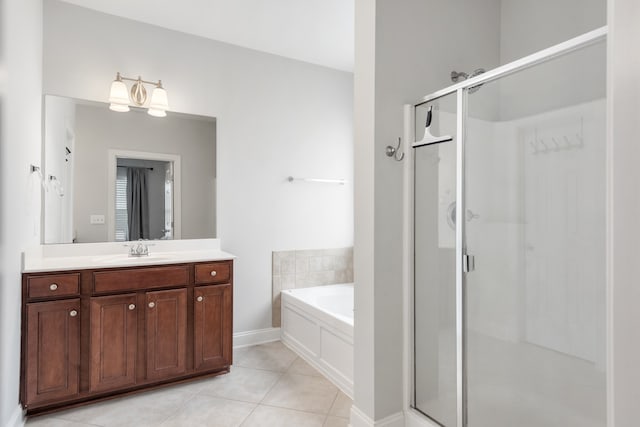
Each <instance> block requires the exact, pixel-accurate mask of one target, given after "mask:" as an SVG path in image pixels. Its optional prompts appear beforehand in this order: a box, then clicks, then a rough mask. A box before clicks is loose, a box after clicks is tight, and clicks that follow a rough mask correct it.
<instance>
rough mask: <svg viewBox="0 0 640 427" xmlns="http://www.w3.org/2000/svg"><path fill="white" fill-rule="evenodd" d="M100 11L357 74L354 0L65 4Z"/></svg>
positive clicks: (85, 0)
mask: <svg viewBox="0 0 640 427" xmlns="http://www.w3.org/2000/svg"><path fill="white" fill-rule="evenodd" d="M63 1H65V2H67V3H72V4H75V5H78V6H82V7H86V8H89V9H94V10H97V11H99V12H104V13H108V14H111V15H116V16H121V17H124V18H129V19H133V20H136V21H140V22H144V23H147V24H152V25H157V26H160V27H164V28H168V29H171V30H175V31H180V32H183V33H188V34H193V35H196V36H200V37H206V38H209V39H213V40H219V41H223V42H226V43H231V44H234V45H238V46H243V47H247V48H250V49H255V50H260V51H263V52H268V53H272V54H275V55H280V56H285V57H288V58H293V59H297V60H300V61H305V62H310V63H313V64H318V65H323V66H326V67H330V68H335V69H338V70H344V71H353V43H354V41H353V37H354V36H353V34H354V0H137V1H131V0H63Z"/></svg>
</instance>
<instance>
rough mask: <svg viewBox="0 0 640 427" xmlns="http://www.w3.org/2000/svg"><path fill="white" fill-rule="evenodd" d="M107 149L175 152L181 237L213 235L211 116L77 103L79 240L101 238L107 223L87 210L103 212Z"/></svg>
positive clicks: (76, 216)
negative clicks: (162, 113) (151, 113)
mask: <svg viewBox="0 0 640 427" xmlns="http://www.w3.org/2000/svg"><path fill="white" fill-rule="evenodd" d="M110 149H118V150H130V151H145V152H152V153H164V154H178V155H180V157H181V167H182V238H183V239H194V238H207V237H215V235H216V233H215V224H216V194H215V181H216V177H215V173H216V172H215V165H216V129H215V123H214V122H213V121H212V120H211V119H207V120H204V119H201V118H197V117H186V116H185V115H178V114H171V113H168V115H167V117H164V118H161V119H159V118H156V117H151V116H149V115H148V114H146V113H144V112H141V111H130V112H129V113H116V112H113V111H110V110H109V109H108V108H107V105H98V106H95V105H82V104H81V105H78V106H77V108H76V153H75V159H74V162H75V164H74V167H75V177H74V187H75V189H74V197H75V202H74V219H75V224H74V227H75V230H76V237H77V242H79V243H82V242H105V241H108V240H110V239H109V238H108V236H107V225H106V224H105V225H91V224H89V215H92V214H102V215H105V216H106V215H107V204H108V198H107V184H108V183H107V171H108V168H107V163H108V162H107V153H108V150H110Z"/></svg>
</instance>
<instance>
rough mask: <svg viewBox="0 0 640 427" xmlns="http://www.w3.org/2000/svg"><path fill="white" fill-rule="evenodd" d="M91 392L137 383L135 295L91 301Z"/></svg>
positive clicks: (113, 296)
mask: <svg viewBox="0 0 640 427" xmlns="http://www.w3.org/2000/svg"><path fill="white" fill-rule="evenodd" d="M90 309H91V314H90V321H89V322H90V323H89V329H90V337H89V346H90V348H89V357H90V362H89V371H90V381H89V390H90V391H92V392H96V391H103V390H113V389H118V388H121V387H126V386H130V385H134V384H135V382H136V371H135V368H136V347H137V342H138V307H137V306H136V294H126V295H111V296H104V297H93V298H91V306H90Z"/></svg>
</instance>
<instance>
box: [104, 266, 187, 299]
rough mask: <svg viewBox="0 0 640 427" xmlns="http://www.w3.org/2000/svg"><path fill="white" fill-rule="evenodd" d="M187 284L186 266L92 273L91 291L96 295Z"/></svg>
mask: <svg viewBox="0 0 640 427" xmlns="http://www.w3.org/2000/svg"><path fill="white" fill-rule="evenodd" d="M188 282H189V266H187V265H183V266H178V267H151V268H135V269H131V270H115V271H97V272H95V273H93V290H94V292H97V293H100V292H114V291H129V290H140V289H153V288H164V287H168V286H186V285H187V283H188Z"/></svg>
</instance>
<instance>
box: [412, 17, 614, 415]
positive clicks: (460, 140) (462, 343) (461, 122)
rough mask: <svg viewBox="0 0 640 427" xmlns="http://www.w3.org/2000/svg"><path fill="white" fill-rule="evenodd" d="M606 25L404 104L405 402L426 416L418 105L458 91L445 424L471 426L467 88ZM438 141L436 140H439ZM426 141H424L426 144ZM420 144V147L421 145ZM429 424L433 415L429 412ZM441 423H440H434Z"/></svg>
mask: <svg viewBox="0 0 640 427" xmlns="http://www.w3.org/2000/svg"><path fill="white" fill-rule="evenodd" d="M607 33H608V29H607V27H606V26H604V27H600V28H598V29H595V30H593V31H590V32H587V33H585V34H582V35H580V36H578V37H574V38H572V39H569V40H567V41H565V42H562V43H559V44H557V45H555V46H552V47H549V48H547V49H543V50H541V51H538V52H536V53H533V54H531V55H528V56H525V57H523V58H521V59H518V60H516V61H513V62H511V63H509V64H505V65H502V66H500V67H497V68H495V69H493V70H490V71H487V72H486V73H483V74H480V75H478V76H475V77H472V78H469V79H467V80H464V81H462V82H460V83H456V84H454V85H451V86H448V87H446V88H444V89H442V90H439V91H437V92H433V93H431V94H430V95H427V96H425V97H424V98H422V99H421V100H420V101H418V102H416V103H414V104H407V105H405V106H404V141H405V147H404V148H405V149H404V152H405V153H406V154H407V156H406V158H405V170H404V188H405V191H404V199H405V203H404V205H405V227H404V237H405V238H404V241H405V245H404V255H405V256H404V259H405V266H404V276H405V298H404V301H405V306H406V307H407V310H405V312H406V316H405V331H406V332H405V340H406V347H405V364H406V368H405V383H406V384H405V401H406V402H408V403H409V407H408V408H407V409H408V410H409V411H414V413H420V414H422V416H424V415H426V414H424V413H422V412H421V411H419V410H417V409H416V408H415V404H416V402H415V393H414V392H415V365H414V363H415V360H414V346H415V335H414V334H415V331H414V323H413V322H414V305H413V304H414V286H415V278H414V240H413V231H414V230H413V221H414V218H413V215H414V195H413V194H414V193H413V192H414V188H413V187H414V185H413V177H414V172H415V171H414V163H413V158H414V155H413V150H412V148H414V143H415V142H417V141H416V132H415V117H416V108H417V107H420V106H422V105H424V104H426V103H429V102H433V101H435V100H437V99H439V98H442V97H444V96H447V95H451V94H453V93H455V94H456V141H455V144H456V230H455V233H456V237H455V242H456V248H455V252H456V254H455V256H456V285H455V287H456V391H457V399H456V400H457V402H456V425H455V426H446V427H467V366H466V358H467V354H466V353H467V343H466V330H467V328H466V313H465V311H466V294H465V288H466V275H465V273H466V272H467V271H468V268H469V266H468V265H467V262H468V260H469V258H468V255H469V254H467V251H466V230H465V219H464V218H463V215H464V213H465V212H466V209H465V185H464V179H465V173H464V170H465V169H464V168H465V165H464V161H465V142H466V132H465V130H466V128H465V126H466V119H467V117H466V115H467V98H468V93H469V89H470V88H472V87H476V86H479V85H481V84H484V83H488V82H491V81H494V80H497V79H500V78H502V77H505V76H508V75H510V74H514V73H517V72H519V71H522V70H525V69H528V68H532V67H534V66H536V65H538V64H541V63H544V62H548V61H550V60H552V59H555V58H557V57H560V56H564V55H566V54H569V53H571V52H573V51H576V50H579V49H582V48H585V47H588V46H591V45H594V44H596V43H599V42H602V41H605V40H606V38H607ZM436 143H437V142H436ZM422 145H424V144H422ZM422 145H419V146H422ZM426 418H428V420H429V421H430V422H431V423H434V422H435V420H433V419H431V418H429V417H428V415H427V416H426ZM433 425H434V426H436V425H440V424H439V423H437V422H436V423H435V424H433Z"/></svg>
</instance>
